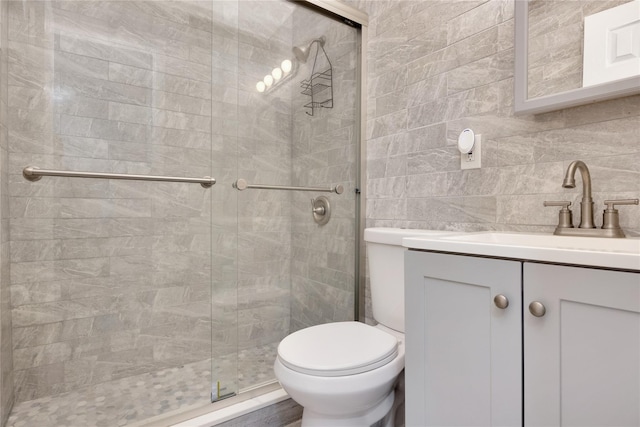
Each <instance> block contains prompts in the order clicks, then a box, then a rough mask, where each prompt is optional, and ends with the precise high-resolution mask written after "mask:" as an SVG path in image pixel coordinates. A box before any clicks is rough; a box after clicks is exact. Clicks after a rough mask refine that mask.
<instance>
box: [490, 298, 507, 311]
mask: <svg viewBox="0 0 640 427" xmlns="http://www.w3.org/2000/svg"><path fill="white" fill-rule="evenodd" d="M493 303H494V304H495V305H496V307H498V308H501V309H503V310H504V309H505V308H507V307H509V298H507V297H505V296H504V295H502V294H498V295H496V297H495V298H494V299H493Z"/></svg>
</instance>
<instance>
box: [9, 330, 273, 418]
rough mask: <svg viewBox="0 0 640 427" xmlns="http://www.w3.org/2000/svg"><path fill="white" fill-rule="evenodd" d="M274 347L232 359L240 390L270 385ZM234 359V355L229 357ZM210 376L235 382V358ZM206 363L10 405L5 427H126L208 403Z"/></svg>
mask: <svg viewBox="0 0 640 427" xmlns="http://www.w3.org/2000/svg"><path fill="white" fill-rule="evenodd" d="M276 349H277V343H273V344H267V345H263V346H260V347H256V348H252V349H250V350H244V351H241V352H240V353H239V354H238V359H237V360H238V364H237V379H238V387H239V389H240V390H243V389H246V388H251V387H254V386H257V385H259V384H263V383H266V382H269V381H271V380H273V379H274V376H273V361H274V360H275V355H276ZM234 356H235V355H234ZM215 370H216V372H218V371H219V372H223V373H227V374H229V376H230V377H232V376H235V357H233V358H228V359H227V360H224V359H221V360H220V361H219V363H218V365H217V366H216V369H215ZM210 380H211V360H204V361H200V362H196V363H191V364H187V365H184V366H181V367H175V368H169V369H163V370H161V371H158V372H152V373H148V374H142V375H136V376H133V377H129V378H124V379H120V380H117V381H110V382H106V383H101V384H97V385H94V386H89V387H83V388H82V389H78V390H76V391H72V392H68V393H61V394H59V395H55V396H48V397H43V398H40V399H35V400H30V401H27V402H20V403H17V404H15V405H14V407H13V410H12V412H11V415H10V416H9V420H8V421H7V424H6V425H7V427H34V426H51V427H116V426H126V425H130V424H133V423H137V422H140V421H143V420H145V419H148V418H151V417H153V416H156V415H161V414H164V413H167V412H171V411H175V410H177V409H181V408H186V407H189V406H194V405H205V404H206V403H207V402H210V399H211V384H210Z"/></svg>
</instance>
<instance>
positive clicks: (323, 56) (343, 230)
mask: <svg viewBox="0 0 640 427" xmlns="http://www.w3.org/2000/svg"><path fill="white" fill-rule="evenodd" d="M216 5H217V7H216V11H214V15H215V16H217V17H218V18H217V20H216V19H214V27H215V25H216V24H217V25H219V29H218V30H215V29H214V37H216V36H219V39H218V40H219V43H214V58H216V59H218V61H217V64H218V65H216V61H214V69H216V72H214V75H217V76H219V78H220V79H221V83H220V86H219V87H218V89H219V93H218V94H217V95H216V94H215V91H216V89H215V88H216V87H217V86H215V85H216V83H214V108H213V110H214V134H215V133H216V132H220V138H219V145H216V144H215V138H214V160H213V163H214V166H215V169H216V170H217V171H221V170H225V168H226V171H227V172H228V173H229V175H227V174H226V172H218V173H223V175H224V176H225V179H226V178H228V177H229V176H230V175H233V178H232V180H231V182H236V181H237V182H238V184H239V185H237V187H238V188H237V189H234V188H232V187H231V186H230V185H225V187H224V188H222V189H220V188H219V189H217V190H219V191H222V192H224V196H223V195H222V194H220V193H219V192H216V193H215V194H214V198H216V197H218V196H219V197H224V200H225V201H226V202H229V203H236V204H235V205H233V206H227V207H222V206H220V207H217V203H216V201H215V199H214V215H213V222H214V224H216V223H217V222H218V221H222V222H221V223H220V224H219V225H218V226H216V225H214V246H216V244H217V245H218V246H220V245H222V242H223V241H224V242H225V243H224V250H225V251H226V254H227V255H226V256H224V257H223V259H222V260H219V261H220V263H221V264H220V267H221V268H222V265H223V264H224V265H225V266H226V267H228V270H227V273H228V276H227V279H226V280H223V281H220V282H218V281H217V280H218V279H217V278H218V277H222V276H219V275H218V274H217V273H214V292H213V299H214V303H213V306H214V313H213V318H214V334H220V335H222V337H221V338H223V340H222V341H220V340H219V339H217V338H216V339H214V349H213V354H214V357H213V379H214V384H213V389H214V399H215V398H216V397H217V398H223V397H225V396H226V395H230V394H232V393H237V392H242V391H247V390H250V389H252V388H255V387H258V386H261V385H264V384H268V383H271V382H274V381H275V378H274V375H273V362H274V361H275V357H276V349H277V345H278V344H279V342H280V340H282V338H284V337H285V336H286V335H288V334H289V333H291V332H294V331H296V330H298V329H300V328H303V327H307V326H312V325H316V324H320V323H326V322H333V321H341V320H353V318H354V295H355V252H356V230H357V228H356V227H357V225H356V174H357V162H358V161H359V159H358V156H357V153H358V148H357V147H358V144H357V138H358V126H359V121H358V120H357V119H358V114H359V110H358V106H357V84H358V74H357V71H358V70H357V67H358V56H357V42H358V30H357V28H354V27H352V26H349V25H347V24H345V23H344V22H342V21H338V20H336V19H333V18H331V17H329V16H326V15H322V14H319V13H318V12H317V11H315V10H311V9H308V8H306V7H304V6H303V5H301V4H300V3H298V2H288V1H270V2H264V1H240V2H235V1H231V2H224V3H223V4H220V2H217V3H216ZM314 40H315V42H314ZM294 48H296V49H294ZM216 49H218V51H216ZM296 52H297V55H296ZM301 52H304V53H306V54H307V55H306V58H304V56H305V55H304V54H301ZM218 66H219V68H216V67H218ZM229 70H233V71H235V72H236V74H235V75H233V74H229V73H228V71H229ZM234 76H235V78H234ZM222 81H223V83H222ZM216 123H217V124H218V125H216ZM234 143H235V144H236V145H235V146H234ZM217 150H218V151H217ZM234 155H235V158H234ZM218 156H220V158H219V159H218V158H217V157H218ZM221 168H222V169H221ZM243 184H246V186H247V188H245V189H243V188H244V187H245V185H243ZM337 185H340V186H342V187H343V188H344V191H343V192H342V193H341V194H337V193H335V192H328V191H327V192H318V191H306V190H300V189H289V190H287V189H273V188H271V189H269V188H265V187H270V186H284V187H310V188H314V189H318V188H319V189H329V188H332V187H335V186H337ZM256 186H258V187H262V188H255V187H256ZM252 187H254V188H252ZM319 196H322V197H326V198H327V201H328V203H329V205H330V210H331V212H330V219H329V221H328V222H326V224H322V225H321V224H319V223H316V222H315V221H314V217H313V214H312V206H311V204H312V199H316V198H318V197H319ZM234 209H235V210H234ZM220 210H223V212H221V211H220ZM234 214H235V215H237V230H236V231H237V234H236V235H235V236H234V235H233V234H232V233H231V229H230V228H231V227H233V226H234V225H235V224H234V221H233V220H234V218H233V215H234ZM225 215H226V218H227V220H223V219H222V218H225ZM227 226H228V227H229V228H225V227H227ZM217 232H219V233H220V234H219V238H216V233H217ZM223 234H225V235H227V238H225V239H223V238H222V235H223ZM216 242H217V243H216ZM234 250H236V251H237V252H236V254H235V257H234V252H233V251H234ZM213 252H214V253H218V250H217V249H215V248H214V250H213ZM221 253H222V252H221ZM216 256H218V255H216ZM234 263H235V264H234ZM215 264H216V260H215V257H214V271H216V269H217V267H216V265H215ZM232 265H235V266H236V275H234V272H233V269H232V268H231V266H232ZM220 291H222V292H220ZM234 310H235V311H234ZM234 313H235V316H234ZM215 319H220V321H219V324H218V326H215V322H216V320H215ZM220 343H223V345H219V344H220ZM234 346H235V348H234ZM216 393H217V394H216Z"/></svg>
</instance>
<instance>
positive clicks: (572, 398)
mask: <svg viewBox="0 0 640 427" xmlns="http://www.w3.org/2000/svg"><path fill="white" fill-rule="evenodd" d="M523 272H524V274H523V284H524V286H523V289H524V299H523V301H524V316H523V319H524V349H525V350H524V378H525V380H524V414H525V417H524V420H525V425H527V426H560V425H563V426H581V427H587V426H620V427H622V426H629V427H631V426H640V273H631V272H621V271H611V270H598V269H591V268H580V267H567V266H560V265H548V264H535V263H528V262H525V263H524V267H523ZM533 302H539V303H541V304H542V305H544V307H545V313H544V315H543V316H542V317H535V316H534V315H532V314H531V312H530V311H529V307H528V306H529V304H531V303H533Z"/></svg>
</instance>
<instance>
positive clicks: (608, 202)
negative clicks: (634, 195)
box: [604, 199, 640, 211]
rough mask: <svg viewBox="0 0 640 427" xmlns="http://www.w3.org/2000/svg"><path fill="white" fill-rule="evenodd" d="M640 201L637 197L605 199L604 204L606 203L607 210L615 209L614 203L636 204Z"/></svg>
mask: <svg viewBox="0 0 640 427" xmlns="http://www.w3.org/2000/svg"><path fill="white" fill-rule="evenodd" d="M638 203H640V200H638V199H621V200H605V201H604V204H605V205H607V209H605V210H607V211H615V210H617V209H616V205H637V204H638Z"/></svg>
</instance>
